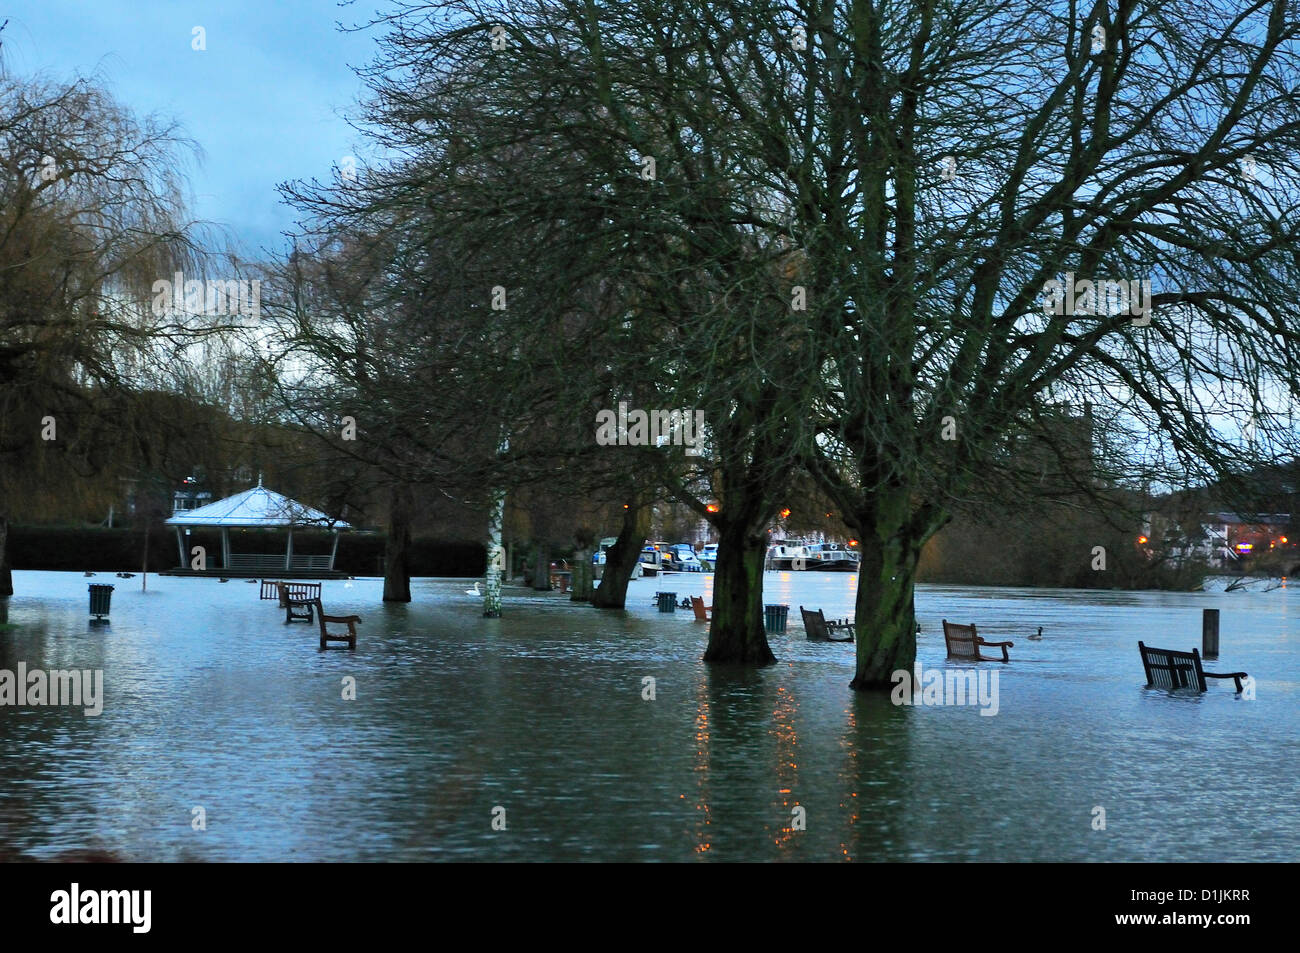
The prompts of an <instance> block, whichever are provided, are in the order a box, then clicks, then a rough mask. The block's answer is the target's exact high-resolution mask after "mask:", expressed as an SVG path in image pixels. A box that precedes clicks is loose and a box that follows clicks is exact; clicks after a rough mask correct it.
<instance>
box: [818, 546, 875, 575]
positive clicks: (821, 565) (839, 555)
mask: <svg viewBox="0 0 1300 953" xmlns="http://www.w3.org/2000/svg"><path fill="white" fill-rule="evenodd" d="M805 548H806V549H807V551H808V554H807V557H806V562H805V563H804V567H803V568H804V569H813V570H820V571H822V572H857V571H858V565H859V563H861V562H862V556H861V555H860V554H858V553H856V552H854V551H853V550H851V549H849V548H848V547H847V546H843V545H841V544H840V543H813V544H812V545H810V546H807V547H805Z"/></svg>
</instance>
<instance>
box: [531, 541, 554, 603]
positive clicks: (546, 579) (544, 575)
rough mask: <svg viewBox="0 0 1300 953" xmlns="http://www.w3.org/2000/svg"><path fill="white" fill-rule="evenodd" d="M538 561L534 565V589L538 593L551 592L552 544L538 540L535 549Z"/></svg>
mask: <svg viewBox="0 0 1300 953" xmlns="http://www.w3.org/2000/svg"><path fill="white" fill-rule="evenodd" d="M534 556H535V559H536V561H535V562H534V563H533V589H534V590H536V591H537V592H550V591H551V544H550V543H548V542H546V541H545V540H538V541H537V543H536V546H535V549H534Z"/></svg>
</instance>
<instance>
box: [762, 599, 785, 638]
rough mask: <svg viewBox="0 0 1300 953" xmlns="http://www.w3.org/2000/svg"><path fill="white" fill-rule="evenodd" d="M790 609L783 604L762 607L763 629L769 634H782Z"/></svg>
mask: <svg viewBox="0 0 1300 953" xmlns="http://www.w3.org/2000/svg"><path fill="white" fill-rule="evenodd" d="M789 615H790V607H789V606H787V605H784V604H777V605H765V606H763V628H765V629H767V631H769V632H784V631H785V622H786V619H787V618H789Z"/></svg>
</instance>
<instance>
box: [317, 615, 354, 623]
mask: <svg viewBox="0 0 1300 953" xmlns="http://www.w3.org/2000/svg"><path fill="white" fill-rule="evenodd" d="M321 618H322V619H324V620H325V621H326V622H360V621H361V616H359V615H323V614H322V615H321Z"/></svg>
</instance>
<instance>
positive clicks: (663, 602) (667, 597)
mask: <svg viewBox="0 0 1300 953" xmlns="http://www.w3.org/2000/svg"><path fill="white" fill-rule="evenodd" d="M659 611H660V612H676V611H677V593H675V592H661V593H659Z"/></svg>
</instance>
